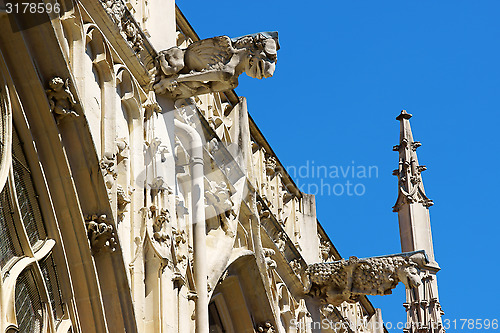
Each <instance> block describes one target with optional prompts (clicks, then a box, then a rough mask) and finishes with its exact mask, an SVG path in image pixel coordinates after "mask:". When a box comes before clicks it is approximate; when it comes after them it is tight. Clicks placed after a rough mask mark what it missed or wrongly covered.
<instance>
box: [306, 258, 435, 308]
mask: <svg viewBox="0 0 500 333" xmlns="http://www.w3.org/2000/svg"><path fill="white" fill-rule="evenodd" d="M426 262H427V256H426V255H425V252H424V251H416V252H407V253H401V254H396V255H390V256H383V257H372V258H365V259H359V258H356V257H350V258H349V260H345V259H342V260H338V261H334V262H329V263H316V264H312V265H309V266H308V267H307V269H306V271H305V277H304V284H305V287H304V292H305V293H306V294H309V295H311V296H313V297H317V298H319V299H320V300H321V301H323V302H324V303H328V304H332V305H333V306H337V305H340V304H342V302H344V301H347V302H351V303H354V302H356V301H358V298H359V296H362V295H388V294H391V293H392V289H394V288H395V287H396V285H397V284H398V283H399V282H403V283H404V285H405V286H406V288H408V289H410V288H414V287H417V286H419V285H420V284H421V283H422V281H421V279H420V276H419V272H418V268H423V267H424V265H425V264H426Z"/></svg>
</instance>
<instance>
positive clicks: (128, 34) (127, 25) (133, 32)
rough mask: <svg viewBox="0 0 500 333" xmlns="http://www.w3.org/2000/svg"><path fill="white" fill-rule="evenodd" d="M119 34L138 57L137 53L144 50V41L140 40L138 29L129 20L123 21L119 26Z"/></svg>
mask: <svg viewBox="0 0 500 333" xmlns="http://www.w3.org/2000/svg"><path fill="white" fill-rule="evenodd" d="M121 28H122V29H121V30H122V31H121V32H122V35H123V37H124V38H125V40H126V41H127V43H128V45H129V46H130V47H131V48H132V50H134V52H135V53H136V54H137V56H139V53H140V52H141V51H142V50H144V40H143V39H142V36H141V34H140V33H139V29H138V28H137V26H136V25H135V24H134V22H132V21H131V20H130V19H124V20H123V21H122V24H121Z"/></svg>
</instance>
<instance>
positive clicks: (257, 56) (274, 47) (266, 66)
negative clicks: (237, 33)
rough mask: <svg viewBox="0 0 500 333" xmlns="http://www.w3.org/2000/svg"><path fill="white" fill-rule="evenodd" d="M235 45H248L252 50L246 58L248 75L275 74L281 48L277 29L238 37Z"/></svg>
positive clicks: (259, 76) (260, 76)
mask: <svg viewBox="0 0 500 333" xmlns="http://www.w3.org/2000/svg"><path fill="white" fill-rule="evenodd" d="M233 41H234V39H233ZM234 46H235V48H239V47H246V48H247V49H249V51H250V52H249V54H248V57H247V58H246V60H245V61H246V62H245V73H247V75H248V76H250V77H253V78H257V79H262V78H268V77H271V76H273V74H274V70H275V69H276V60H277V55H278V50H279V48H280V46H279V42H278V33H277V32H276V31H272V32H259V33H257V34H254V35H247V36H244V37H241V38H237V39H236V42H235V44H234Z"/></svg>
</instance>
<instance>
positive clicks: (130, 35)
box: [101, 0, 144, 57]
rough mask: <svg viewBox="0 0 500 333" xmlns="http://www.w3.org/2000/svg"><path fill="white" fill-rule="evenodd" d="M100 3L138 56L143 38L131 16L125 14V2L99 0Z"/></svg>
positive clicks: (119, 0) (142, 45)
mask: <svg viewBox="0 0 500 333" xmlns="http://www.w3.org/2000/svg"><path fill="white" fill-rule="evenodd" d="M101 4H102V6H103V7H104V9H105V10H106V13H108V15H109V16H110V17H111V19H112V20H113V22H115V24H116V25H117V26H118V29H119V30H120V33H121V35H122V36H123V38H124V39H125V40H126V41H127V43H128V44H129V46H130V47H131V48H132V50H134V52H135V53H136V55H137V57H140V54H139V52H141V51H142V50H143V49H144V40H143V38H142V35H141V34H140V32H139V29H138V27H137V25H136V24H135V22H134V21H133V20H132V18H131V16H130V15H127V8H126V6H125V3H124V2H123V1H122V0H101Z"/></svg>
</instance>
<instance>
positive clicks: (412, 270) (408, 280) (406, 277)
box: [397, 265, 422, 289]
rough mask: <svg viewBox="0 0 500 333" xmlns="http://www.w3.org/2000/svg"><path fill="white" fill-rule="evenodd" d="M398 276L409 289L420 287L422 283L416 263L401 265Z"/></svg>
mask: <svg viewBox="0 0 500 333" xmlns="http://www.w3.org/2000/svg"><path fill="white" fill-rule="evenodd" d="M397 273H398V278H399V280H401V282H403V284H404V285H405V287H406V288H407V289H411V288H415V287H418V286H420V285H421V284H422V280H421V279H420V275H419V274H418V270H417V268H416V267H415V266H414V265H408V266H403V267H400V268H399V269H398V270H397Z"/></svg>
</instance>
